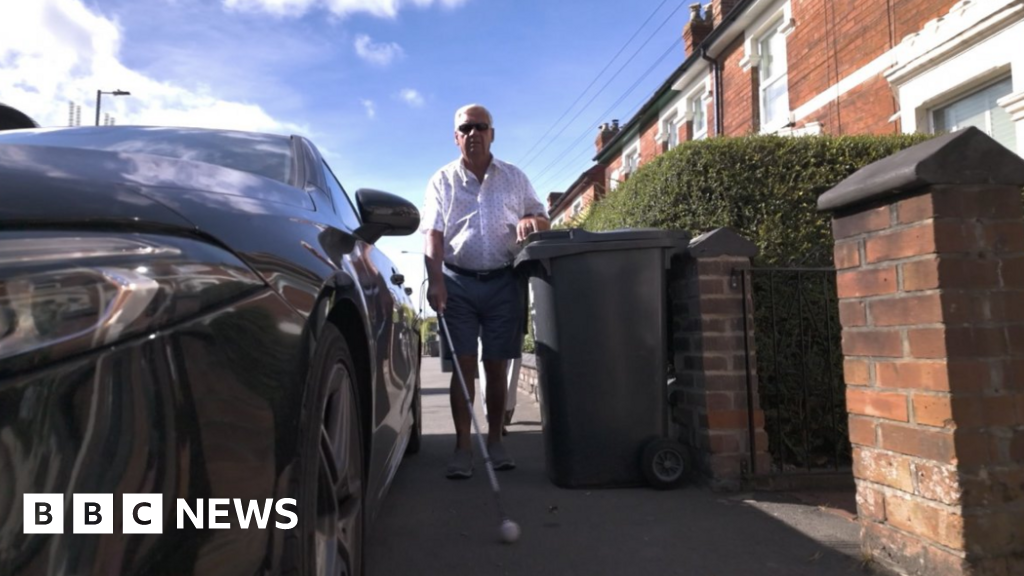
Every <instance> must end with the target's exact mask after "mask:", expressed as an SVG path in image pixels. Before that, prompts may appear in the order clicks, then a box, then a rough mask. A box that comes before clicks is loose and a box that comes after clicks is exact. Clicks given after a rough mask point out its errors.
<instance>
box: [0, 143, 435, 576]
mask: <svg viewBox="0 0 1024 576" xmlns="http://www.w3.org/2000/svg"><path fill="white" fill-rule="evenodd" d="M418 225H419V213H418V211H417V210H416V208H415V207H414V206H413V205H412V204H411V203H409V202H408V201H406V200H403V199H402V198H400V197H398V196H394V195H391V194H387V193H384V192H380V191H374V190H359V191H356V193H355V194H354V198H352V197H350V196H349V195H348V194H347V193H346V191H345V190H344V189H343V188H342V186H341V184H340V183H339V182H338V180H337V179H336V178H335V176H334V174H333V173H332V172H331V169H330V168H329V167H328V165H327V163H326V162H325V161H324V160H323V158H322V156H321V155H320V153H319V152H318V151H317V149H316V147H315V146H314V145H313V144H312V143H311V142H310V141H308V140H307V139H305V138H301V137H297V136H292V137H287V136H276V135H267V134H255V133H246V132H233V131H222V130H202V129H182V128H158V127H132V126H123V127H120V126H119V127H98V128H68V129H31V130H13V131H8V132H2V133H0V574H3V575H5V576H6V575H28V574H67V575H85V574H96V575H116V574H138V575H146V576H155V575H162V574H166V575H172V574H173V575H190V574H195V575H198V574H204V575H205V574H209V575H214V574H215V575H219V576H223V575H245V576H252V575H254V574H260V575H263V574H331V575H338V574H351V575H358V574H362V568H363V567H362V550H363V540H364V535H365V534H366V529H367V527H368V524H369V523H370V522H371V521H372V519H373V518H374V516H375V515H376V514H377V512H378V511H379V509H380V506H381V502H382V499H383V497H384V495H385V493H386V492H387V490H388V486H389V484H390V482H391V479H392V477H393V476H394V474H395V472H396V470H397V468H398V466H399V464H400V463H401V462H402V459H403V456H404V455H405V454H406V453H409V452H415V451H416V450H418V447H419V434H420V431H419V430H420V428H419V427H420V402H419V367H420V353H421V344H420V338H419V327H418V326H417V325H416V322H417V320H416V314H415V312H414V309H413V306H412V303H411V302H410V300H409V296H408V293H407V290H406V288H405V286H403V282H404V279H403V277H402V275H401V274H400V273H399V271H398V270H397V269H396V268H395V266H394V264H393V263H392V262H391V260H389V259H388V258H387V257H386V256H385V255H384V254H383V253H382V252H381V251H380V250H379V249H378V248H376V247H375V246H374V243H375V242H376V241H377V240H378V239H379V238H381V237H382V236H384V235H406V234H410V233H412V232H414V231H415V230H416V228H417V227H418ZM138 494H141V495H147V497H148V498H150V503H149V504H142V505H140V504H136V503H135V500H131V502H129V500H130V499H132V498H137V497H136V496H133V495H138ZM38 495H49V496H46V497H47V498H50V500H49V504H46V503H40V502H39V501H38V498H39V496H38ZM97 495H100V496H103V497H100V496H97ZM104 495H105V496H104ZM104 498H106V499H104ZM111 505H112V508H111ZM140 506H142V507H140ZM145 506H148V508H146V507H145ZM253 507H255V508H253ZM159 508H162V512H160V511H159ZM61 511H62V513H63V522H60V521H59V515H54V513H55V512H61ZM250 512H254V515H253V516H252V517H250V516H249V513H250ZM243 513H244V514H243ZM261 513H262V514H263V515H264V518H263V520H264V521H263V522H262V525H264V526H266V527H263V528H261V527H260V523H259V522H257V519H258V518H259V517H260V514H261ZM243 516H244V517H245V518H247V520H246V521H245V522H243V520H242V519H241V518H242V517H243ZM249 520H251V521H252V523H251V524H250V522H249ZM130 521H134V522H135V524H129V522H130ZM243 523H244V524H248V525H249V527H248V528H247V529H246V528H242V526H241V525H242V524H243ZM30 524H31V525H32V527H31V529H30ZM218 524H226V526H227V527H226V528H215V527H214V526H217V525H218ZM142 525H145V526H146V527H147V528H148V529H150V530H153V531H159V532H160V533H135V532H136V531H137V529H138V526H142ZM40 527H43V528H40ZM97 527H99V528H102V530H101V532H102V533H100V534H86V533H83V531H84V530H85V529H95V528H97ZM40 529H42V530H43V531H47V530H48V531H50V532H56V533H37V532H39V530H40Z"/></svg>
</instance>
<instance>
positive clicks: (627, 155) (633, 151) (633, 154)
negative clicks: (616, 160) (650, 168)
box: [621, 141, 640, 176]
mask: <svg viewBox="0 0 1024 576" xmlns="http://www.w3.org/2000/svg"><path fill="white" fill-rule="evenodd" d="M633 158H636V165H632V164H631V163H630V160H631V159H633ZM637 168H640V142H639V141H637V142H635V143H634V144H632V145H631V146H627V147H626V148H625V150H624V151H623V153H622V168H621V171H622V175H623V176H627V175H629V174H632V173H633V172H636V170H637Z"/></svg>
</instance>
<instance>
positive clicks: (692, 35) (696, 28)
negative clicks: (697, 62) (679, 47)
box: [683, 4, 713, 56]
mask: <svg viewBox="0 0 1024 576" xmlns="http://www.w3.org/2000/svg"><path fill="white" fill-rule="evenodd" d="M700 9H701V5H700V4H690V21H689V22H687V23H686V26H684V27H683V48H684V50H686V52H685V53H684V54H683V55H684V56H689V55H690V54H693V53H694V52H695V51H696V50H697V47H698V46H700V44H701V42H703V41H704V39H705V38H707V37H708V34H711V30H712V29H713V28H712V25H711V18H710V16H711V14H710V12H711V9H710V7H709V8H708V12H709V14H708V17H707V18H705V17H703V16H701V15H700Z"/></svg>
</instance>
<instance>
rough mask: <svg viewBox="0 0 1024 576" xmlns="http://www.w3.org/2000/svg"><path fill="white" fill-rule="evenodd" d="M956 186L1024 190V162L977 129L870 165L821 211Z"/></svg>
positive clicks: (829, 195)
mask: <svg viewBox="0 0 1024 576" xmlns="http://www.w3.org/2000/svg"><path fill="white" fill-rule="evenodd" d="M950 184H952V185H979V184H980V185H990V186H1024V158H1021V157H1020V156H1017V155H1016V154H1014V153H1013V152H1012V151H1010V150H1009V149H1007V148H1006V147H1005V146H1003V145H1002V144H1000V143H998V142H996V141H995V140H993V139H992V137H990V136H989V135H987V134H985V133H984V132H982V131H981V130H979V129H977V128H975V127H973V126H971V127H969V128H965V129H963V130H958V131H956V132H952V133H949V134H944V135H942V136H937V137H935V138H932V139H931V140H928V141H926V142H922V143H920V144H918V145H916V146H912V147H910V148H907V149H906V150H903V151H900V152H897V153H896V154H893V155H892V156H889V157H888V158H883V159H882V160H879V161H877V162H873V163H871V164H868V165H867V166H865V167H863V168H861V169H860V170H858V171H856V172H854V173H853V174H852V175H850V177H849V178H847V179H846V180H843V181H842V182H840V183H839V184H838V185H836V186H835V187H834V188H832V189H831V190H829V191H828V192H825V193H824V194H822V195H821V196H820V197H819V198H818V210H821V211H826V210H844V209H849V208H852V207H854V206H856V205H859V204H866V203H868V202H872V201H874V200H879V199H882V198H885V197H888V196H895V195H901V194H906V193H908V192H912V191H914V190H916V189H919V188H923V187H925V186H936V185H950Z"/></svg>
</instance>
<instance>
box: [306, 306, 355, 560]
mask: <svg viewBox="0 0 1024 576" xmlns="http://www.w3.org/2000/svg"><path fill="white" fill-rule="evenodd" d="M356 378H357V372H356V370H355V364H354V362H353V360H352V354H351V352H350V350H349V346H348V344H347V342H346V341H345V338H344V336H342V334H341V332H340V331H339V330H338V328H337V327H335V326H334V325H332V324H327V325H326V326H325V327H324V329H323V332H322V333H321V335H320V338H319V339H318V343H317V346H316V350H315V352H314V355H313V358H312V360H311V362H310V369H309V378H308V384H307V390H306V401H305V402H304V404H303V417H302V422H303V424H302V426H301V427H300V430H301V436H300V438H301V442H302V445H301V447H300V448H301V449H300V452H299V470H300V475H299V478H298V484H299V490H298V493H299V497H298V503H297V507H298V509H299V546H298V547H299V555H300V558H301V560H300V561H299V562H298V563H297V564H298V565H299V566H301V570H300V571H299V573H300V574H332V575H345V576H362V575H363V558H364V553H363V552H364V549H365V523H366V519H365V512H364V510H365V500H366V498H365V495H366V458H365V455H366V451H367V449H368V446H367V444H366V442H365V441H364V438H363V428H362V421H361V417H360V410H359V406H360V404H359V397H358V394H359V391H358V386H357V381H356Z"/></svg>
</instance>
